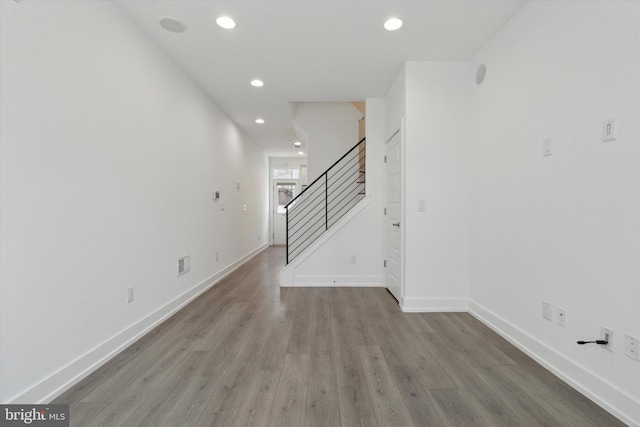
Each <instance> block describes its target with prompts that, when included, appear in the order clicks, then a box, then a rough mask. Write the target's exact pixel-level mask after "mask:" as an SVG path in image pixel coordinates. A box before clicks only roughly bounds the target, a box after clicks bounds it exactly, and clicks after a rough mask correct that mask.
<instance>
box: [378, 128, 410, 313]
mask: <svg viewBox="0 0 640 427" xmlns="http://www.w3.org/2000/svg"><path fill="white" fill-rule="evenodd" d="M392 129H395V130H394V131H392V132H391V134H390V135H389V137H388V138H386V139H385V143H384V153H385V154H384V155H385V157H386V155H387V143H388V142H389V141H391V139H393V137H394V136H396V134H399V136H400V214H399V215H398V216H399V218H400V230H399V233H400V298H399V299H398V304H399V305H400V307H401V308H402V306H403V303H404V301H403V300H404V296H405V281H404V278H405V258H406V256H405V254H406V250H405V249H406V248H405V235H406V233H405V230H406V215H405V206H404V200H405V164H406V163H405V159H406V155H405V151H406V150H405V135H406V134H405V120H404V118H402V119H400V123H399V124H398V125H397V126H395V127H394V128H392ZM383 177H384V178H383V182H384V183H383V205H384V209H385V214H384V216H383V220H382V236H383V259H384V260H385V263H386V260H387V216H386V212H387V163H386V161H385V163H384V174H383ZM382 285H383V286H384V287H385V289H387V290H388V289H389V288H388V287H387V272H386V266H385V267H383V274H382ZM389 293H391V291H389ZM392 295H393V294H392ZM394 298H395V296H394Z"/></svg>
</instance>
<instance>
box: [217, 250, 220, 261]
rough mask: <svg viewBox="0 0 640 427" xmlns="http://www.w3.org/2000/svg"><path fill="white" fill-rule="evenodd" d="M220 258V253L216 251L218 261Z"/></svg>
mask: <svg viewBox="0 0 640 427" xmlns="http://www.w3.org/2000/svg"><path fill="white" fill-rule="evenodd" d="M219 258H220V254H218V252H216V261H218V259H219Z"/></svg>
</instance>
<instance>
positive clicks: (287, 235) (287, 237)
mask: <svg viewBox="0 0 640 427" xmlns="http://www.w3.org/2000/svg"><path fill="white" fill-rule="evenodd" d="M284 210H285V213H284V214H285V221H286V222H285V228H286V240H285V244H286V245H287V246H286V248H287V264H289V206H285V208H284Z"/></svg>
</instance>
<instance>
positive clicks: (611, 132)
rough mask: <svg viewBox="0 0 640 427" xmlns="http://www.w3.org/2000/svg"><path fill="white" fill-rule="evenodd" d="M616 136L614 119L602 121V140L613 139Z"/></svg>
mask: <svg viewBox="0 0 640 427" xmlns="http://www.w3.org/2000/svg"><path fill="white" fill-rule="evenodd" d="M617 137H618V135H617V129H616V119H609V120H605V121H604V122H602V142H607V141H614V140H615V139H616V138H617Z"/></svg>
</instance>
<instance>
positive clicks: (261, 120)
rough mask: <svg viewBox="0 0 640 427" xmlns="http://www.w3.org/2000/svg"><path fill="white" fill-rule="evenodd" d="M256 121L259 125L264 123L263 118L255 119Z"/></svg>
mask: <svg viewBox="0 0 640 427" xmlns="http://www.w3.org/2000/svg"><path fill="white" fill-rule="evenodd" d="M256 123H257V124H259V125H261V124H263V123H264V119H256Z"/></svg>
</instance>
